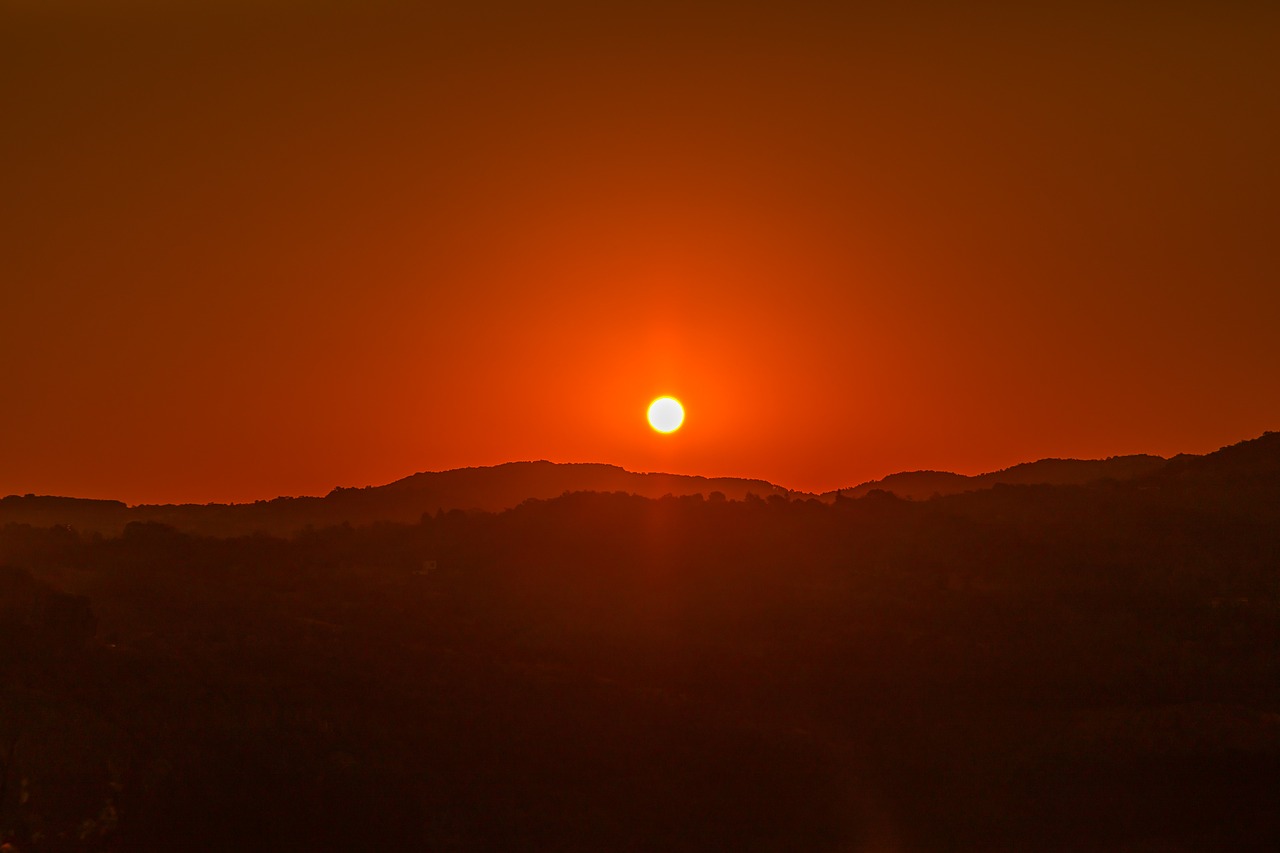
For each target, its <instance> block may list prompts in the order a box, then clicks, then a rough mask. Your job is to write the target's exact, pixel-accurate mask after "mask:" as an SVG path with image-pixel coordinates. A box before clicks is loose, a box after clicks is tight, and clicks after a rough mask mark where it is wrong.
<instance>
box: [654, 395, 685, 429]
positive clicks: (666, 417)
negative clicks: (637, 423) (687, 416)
mask: <svg viewBox="0 0 1280 853" xmlns="http://www.w3.org/2000/svg"><path fill="white" fill-rule="evenodd" d="M683 423H684V406H682V405H680V401H679V400H677V399H676V398H675V397H659V398H658V399H656V400H654V401H653V402H652V403H650V404H649V426H651V427H653V428H654V429H656V430H657V431H658V432H675V431H676V430H678V429H680V425H681V424H683Z"/></svg>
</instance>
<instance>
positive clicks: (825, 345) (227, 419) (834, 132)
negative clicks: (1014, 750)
mask: <svg viewBox="0 0 1280 853" xmlns="http://www.w3.org/2000/svg"><path fill="white" fill-rule="evenodd" d="M420 5H421V6H428V7H430V9H429V10H427V11H424V10H421V9H416V8H415V7H417V6H420ZM832 5H839V6H841V10H840V11H831V10H829V9H827V8H824V7H823V5H821V4H819V5H805V4H803V3H792V2H788V3H770V4H756V5H754V6H753V5H752V4H749V3H742V2H734V3H728V2H725V3H702V4H699V3H692V2H680V3H669V4H663V3H653V2H646V3H639V4H635V6H634V8H630V9H626V8H624V7H623V5H622V4H617V3H580V4H562V3H561V4H557V3H550V4H549V3H514V2H496V3H481V2H457V3H434V4H407V3H406V4H400V3H392V2H384V3H378V2H359V3H357V2H350V3H343V2H329V3H304V2H300V0H299V2H275V3H272V2H266V3H258V2H252V3H251V2H247V1H246V2H240V3H235V2H231V3H228V2H223V1H222V0H220V2H213V0H207V2H189V3H181V2H164V3H161V2H159V0H156V2H142V0H135V1H134V2H120V3H115V2H110V0H97V2H83V3H75V2H70V0H64V2H55V3H46V2H36V0H16V2H15V0H0V128H2V131H3V132H2V133H0V494H7V493H10V492H17V493H25V492H36V493H52V494H70V495H78V496H91V497H116V498H121V499H124V500H127V501H130V502H140V501H174V500H196V501H207V500H252V499H256V498H269V497H273V496H275V495H278V494H316V493H324V492H327V491H328V490H329V489H330V488H332V487H333V486H335V485H364V484H370V483H382V482H387V481H389V480H392V479H396V478H398V477H401V476H404V475H406V474H409V473H413V472H416V471H422V470H437V469H443V468H452V467H459V466H466V465H481V464H494V463H498V462H504V461H509V460H517V459H541V458H545V459H551V460H555V461H599V462H612V463H616V464H620V465H623V466H625V467H628V468H631V469H633V470H668V471H674V472H681V473H700V474H707V475H744V476H754V477H763V478H766V479H769V480H773V481H775V482H778V483H780V484H783V485H787V486H791V487H793V488H800V489H811V490H822V489H830V488H834V487H837V486H847V485H852V484H854V483H856V482H859V481H862V480H866V479H869V478H872V477H877V476H881V475H884V474H887V473H891V472H893V471H898V470H906V469H916V468H942V469H948V470H955V471H961V472H969V473H972V472H977V471H982V470H992V469H995V468H1000V467H1004V466H1007V465H1010V464H1013V463H1016V462H1020V461H1025V460H1029V459H1034V458H1038V457H1043V456H1079V457H1096V456H1106V455H1111V454H1120V453H1133V452H1152V453H1160V454H1164V455H1169V454H1173V453H1177V452H1180V451H1188V452H1205V451H1209V450H1213V449H1216V448H1217V447H1219V446H1221V445H1223V444H1227V443H1231V442H1234V441H1237V440H1240V439H1243V438H1248V437H1253V436H1256V435H1258V434H1259V433H1261V432H1262V431H1264V430H1266V429H1280V276H1278V274H1280V155H1278V154H1277V152H1278V151H1280V4H1276V3H1265V4H1264V3H1253V4H1243V3H1230V2H1212V3H1211V2H1206V3H1181V4H1179V3H1154V2H1153V3H1149V4H1123V3H1097V4H1088V3H1080V2H1071V3H1063V4H1060V5H1058V6H1057V7H1051V6H1052V4H1044V3H1034V4H1029V3H1010V4H994V5H992V4H972V3H964V4H954V5H945V4H914V5H913V4H903V3H894V4H875V5H876V6H882V5H888V6H892V10H891V11H884V10H871V9H867V10H863V9H859V8H857V7H856V5H855V4H852V3H849V4H832ZM978 7H982V8H978ZM666 393H669V394H673V395H675V396H678V397H680V398H681V399H682V400H683V401H684V402H685V405H686V408H687V410H688V420H687V423H686V426H685V428H684V429H683V430H681V431H680V432H679V433H676V434H674V435H672V436H666V437H663V436H658V435H656V434H654V433H653V432H652V431H650V430H649V429H648V427H647V426H646V425H645V422H644V412H645V408H646V407H647V405H648V403H649V401H650V400H651V399H652V398H653V397H655V396H658V395H659V394H666Z"/></svg>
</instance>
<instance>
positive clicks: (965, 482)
mask: <svg viewBox="0 0 1280 853" xmlns="http://www.w3.org/2000/svg"><path fill="white" fill-rule="evenodd" d="M1220 452H1221V451H1220ZM1190 458H1199V457H1190ZM1166 464H1167V460H1165V459H1164V458H1162V457H1160V456H1147V455H1135V456H1111V457H1108V458H1107V459H1041V460H1039V461H1037V462H1024V463H1022V464H1020V465H1014V466H1012V467H1010V468H1005V469H1003V470H1000V471H992V472H991V473H989V474H978V475H975V476H972V477H970V476H966V475H964V474H952V473H950V472H947V471H906V472H903V473H901V474H890V475H889V476H888V477H884V478H883V479H880V480H871V481H870V482H867V483H862V484H860V485H857V486H854V487H853V488H851V489H841V490H840V494H841V495H842V496H843V497H848V498H860V497H863V496H865V495H866V494H867V493H868V492H872V491H875V490H877V489H878V490H881V491H885V492H892V493H893V494H895V495H897V496H898V497H901V498H911V499H913V500H927V499H928V498H931V497H933V496H934V495H954V494H960V493H961V492H975V491H979V490H981V489H990V488H991V487H993V486H997V485H1004V486H1041V485H1046V486H1084V485H1088V484H1089V483H1095V482H1098V481H1100V480H1132V479H1135V478H1138V477H1143V476H1147V475H1150V474H1153V473H1155V472H1156V471H1159V470H1161V469H1162V468H1163V467H1164V466H1165V465H1166ZM834 494H835V493H834V492H828V493H826V494H824V495H823V497H824V498H828V499H829V498H832V497H834Z"/></svg>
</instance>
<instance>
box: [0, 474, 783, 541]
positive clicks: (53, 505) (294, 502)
mask: <svg viewBox="0 0 1280 853" xmlns="http://www.w3.org/2000/svg"><path fill="white" fill-rule="evenodd" d="M565 492H627V493H629V494H634V495H640V496H642V497H650V498H660V497H662V496H664V495H668V494H670V495H677V496H680V495H693V494H701V495H704V496H709V495H711V494H712V493H714V492H720V493H722V494H723V495H724V496H725V497H726V498H727V499H729V500H742V499H743V498H745V497H746V496H747V495H748V494H755V495H758V496H759V497H768V496H770V495H782V496H787V495H788V494H790V493H789V492H788V490H786V489H784V488H782V487H781V486H775V485H774V484H772V483H768V482H766V481H764V480H748V479H740V478H734V477H718V478H707V477H696V476H687V475H682V474H644V473H636V472H633V471H627V470H625V469H623V468H619V467H618V466H616V465H601V464H586V463H579V464H561V463H553V462H545V461H540V462H509V463H506V464H503V465H495V466H490V467H483V468H458V469H454V470H451V471H438V472H426V473H420V474H413V475H412V476H409V477H405V478H404V479H402V480H396V481H395V482H393V483H389V484H387V485H385V486H370V487H366V488H337V489H334V490H333V491H332V492H330V493H329V494H328V495H326V496H325V497H323V498H319V497H281V498H276V499H274V500H270V501H257V502H255V503H251V504H159V505H152V504H143V505H140V506H135V507H126V506H125V505H124V504H122V503H120V502H118V501H96V500H81V499H76V498H51V497H44V496H34V495H28V496H26V497H20V496H17V495H13V496H10V497H7V498H4V499H3V500H2V501H0V524H6V523H21V524H31V525H34V526H37V527H48V526H52V525H56V524H64V525H68V526H71V527H75V528H76V529H79V530H96V531H100V532H103V533H111V534H115V533H119V532H120V531H121V530H123V528H124V526H125V525H126V524H128V523H129V522H133V521H140V522H159V523H162V524H168V525H171V526H173V527H175V528H177V529H179V530H184V531H187V532H192V533H202V534H208V535H215V536H229V535H240V534H245V533H252V532H255V531H262V532H267V533H275V534H285V535H287V534H291V533H294V532H296V531H298V530H301V529H303V528H305V527H307V526H316V527H320V526H324V525H330V524H342V523H349V524H372V523H374V522H379V521H390V522H405V523H415V522H417V521H418V520H419V519H420V518H421V517H422V515H423V513H431V514H434V513H436V512H438V511H442V510H443V511H449V510H454V509H460V510H482V511H488V512H498V511H501V510H504V509H510V508H511V507H514V506H516V505H518V504H520V503H521V502H523V501H525V500H529V499H531V498H537V499H545V498H554V497H558V496H560V495H562V494H564V493H565Z"/></svg>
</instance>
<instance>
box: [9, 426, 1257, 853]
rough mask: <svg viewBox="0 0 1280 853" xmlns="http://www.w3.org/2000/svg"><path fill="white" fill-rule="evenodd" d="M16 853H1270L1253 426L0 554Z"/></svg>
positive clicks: (58, 537)
mask: <svg viewBox="0 0 1280 853" xmlns="http://www.w3.org/2000/svg"><path fill="white" fill-rule="evenodd" d="M0 565H2V566H3V568H0V834H3V836H4V839H3V840H10V841H12V842H13V843H14V844H15V845H16V847H17V848H18V849H19V850H21V851H24V853H25V851H62V850H67V851H72V850H74V851H93V850H121V851H124V850H130V851H133V850H220V851H221V850H350V849H360V850H363V849H369V850H379V849H381V850H400V849H405V850H442V851H466V850H556V851H578V850H581V851H600V850H635V851H641V850H644V851H648V850H654V851H658V850H663V851H666V850H674V851H682V850H689V851H694V850H697V851H705V850H842V851H845V850H848V851H862V850H866V851H894V850H896V851H950V850H973V851H979V850H981V851H989V850H1098V851H1121V850H1124V851H1193V850H1197V851H1198V850H1215V851H1216V850H1271V849H1280V808H1277V803H1280V606H1278V601H1280V598H1278V595H1277V593H1278V590H1280V584H1278V579H1280V436H1277V435H1275V434H1269V435H1267V436H1264V437H1263V438H1261V439H1258V440H1256V441H1253V442H1246V443H1244V444H1241V445H1236V446H1234V447H1232V448H1227V449H1225V450H1223V451H1221V452H1219V453H1217V454H1211V455H1209V456H1207V457H1193V458H1187V459H1182V458H1181V457H1180V458H1178V459H1175V460H1172V461H1171V462H1170V463H1169V464H1168V465H1167V466H1164V467H1162V468H1161V469H1160V470H1159V471H1157V472H1156V473H1154V474H1152V475H1150V476H1145V477H1137V478H1135V479H1132V480H1126V481H1124V482H1116V481H1110V482H1105V481H1104V482H1097V483H1093V484H1090V485H1075V486H997V487H995V488H991V489H987V490H982V491H975V492H970V493H967V494H956V495H951V496H945V497H938V498H934V499H932V500H921V501H907V500H902V499H899V498H896V497H893V496H892V495H888V494H885V493H883V492H871V493H869V494H867V495H866V496H865V497H861V498H858V499H856V500H849V499H843V500H837V501H836V502H835V503H834V504H831V503H821V502H818V501H815V500H807V501H788V500H786V499H785V498H784V497H782V496H775V497H772V498H770V499H768V500H761V499H755V498H748V499H746V500H743V501H732V500H723V499H721V496H719V495H712V496H710V497H709V498H707V499H704V498H701V497H698V496H694V497H682V498H667V499H657V500H654V499H648V498H641V497H634V496H630V495H624V494H601V493H575V494H567V495H565V496H563V497H560V498H556V499H552V500H543V501H529V502H526V503H524V504H522V505H520V506H518V507H516V508H515V509H511V510H508V511H505V512H501V513H496V514H495V513H480V512H474V513H463V512H459V511H453V512H447V513H439V514H433V515H428V516H426V517H423V518H422V520H421V522H420V523H416V524H403V523H401V524H390V523H388V524H380V525H372V526H363V527H350V526H333V527H323V528H313V529H309V530H306V531H303V532H301V533H299V534H297V535H296V536H294V537H291V538H278V537H272V536H267V535H257V536H243V537H229V538H213V537H202V536H197V535H194V534H188V533H181V532H178V531H176V530H175V529H173V528H171V527H167V526H164V525H159V524H153V523H136V522H135V523H131V524H129V525H128V526H127V527H126V528H125V529H124V532H123V534H122V535H120V536H105V537H104V536H103V535H101V534H99V533H83V532H77V531H76V530H73V529H70V528H67V527H33V526H27V525H20V524H10V525H8V526H5V527H4V528H0Z"/></svg>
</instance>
